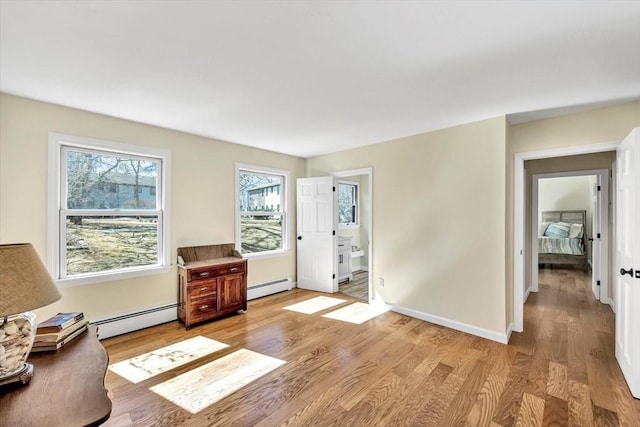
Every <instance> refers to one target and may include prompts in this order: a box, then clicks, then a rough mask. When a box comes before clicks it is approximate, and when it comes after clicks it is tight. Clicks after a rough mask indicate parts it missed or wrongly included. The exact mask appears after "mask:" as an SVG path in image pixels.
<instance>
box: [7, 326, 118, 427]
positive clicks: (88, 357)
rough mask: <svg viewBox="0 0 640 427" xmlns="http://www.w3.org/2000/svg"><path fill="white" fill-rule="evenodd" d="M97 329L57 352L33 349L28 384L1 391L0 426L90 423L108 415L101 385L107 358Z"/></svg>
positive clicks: (94, 328) (103, 418) (104, 391)
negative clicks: (31, 376) (31, 369)
mask: <svg viewBox="0 0 640 427" xmlns="http://www.w3.org/2000/svg"><path fill="white" fill-rule="evenodd" d="M97 332H98V329H97V328H96V327H95V326H90V327H89V330H88V331H87V332H86V333H83V334H82V335H80V336H79V337H78V338H77V339H75V340H73V341H71V342H70V343H69V344H67V345H65V346H64V347H63V348H61V349H60V350H58V351H55V352H43V353H32V354H31V355H30V356H29V359H28V362H30V363H32V364H33V366H34V375H33V379H32V380H31V382H30V383H29V384H27V385H12V386H7V387H3V388H2V389H0V426H52V427H53V426H56V427H57V426H69V427H71V426H94V425H99V424H102V423H103V422H105V421H106V420H107V419H108V418H109V416H110V415H111V400H110V399H109V397H108V396H107V389H105V387H104V378H105V375H106V373H107V365H108V363H109V357H108V356H107V352H106V350H105V349H104V347H103V346H102V344H100V342H99V341H98V334H97Z"/></svg>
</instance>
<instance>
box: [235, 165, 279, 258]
mask: <svg viewBox="0 0 640 427" xmlns="http://www.w3.org/2000/svg"><path fill="white" fill-rule="evenodd" d="M288 180H289V173H288V172H287V171H281V170H276V169H268V168H261V167H256V166H248V165H238V166H237V167H236V197H237V200H236V206H237V207H238V215H237V221H236V223H237V230H236V236H237V237H236V246H237V249H238V251H240V252H241V253H242V254H243V255H248V256H252V255H265V254H274V253H278V252H284V251H286V250H287V233H286V229H287V228H286V224H287V217H286V215H287V214H286V211H287V184H288Z"/></svg>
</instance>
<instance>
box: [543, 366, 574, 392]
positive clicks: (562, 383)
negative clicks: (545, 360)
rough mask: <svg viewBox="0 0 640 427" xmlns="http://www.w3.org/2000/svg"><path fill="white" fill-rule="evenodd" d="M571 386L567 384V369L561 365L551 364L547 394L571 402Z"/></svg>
mask: <svg viewBox="0 0 640 427" xmlns="http://www.w3.org/2000/svg"><path fill="white" fill-rule="evenodd" d="M568 387H569V384H568V382H567V367H566V366H565V365H562V364H560V363H555V362H550V363H549V379H548V381H547V394H548V395H550V396H554V397H557V398H558V399H562V400H564V401H567V400H569V390H568Z"/></svg>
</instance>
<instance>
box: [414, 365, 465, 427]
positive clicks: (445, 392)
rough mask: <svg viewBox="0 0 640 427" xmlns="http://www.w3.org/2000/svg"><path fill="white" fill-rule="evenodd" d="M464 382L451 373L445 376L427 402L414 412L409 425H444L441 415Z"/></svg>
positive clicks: (422, 426) (432, 426) (424, 426)
mask: <svg viewBox="0 0 640 427" xmlns="http://www.w3.org/2000/svg"><path fill="white" fill-rule="evenodd" d="M462 384H464V379H463V378H460V377H457V376H455V375H453V374H450V375H449V376H447V379H446V380H445V381H444V382H443V383H442V385H441V386H440V387H439V388H438V389H437V390H436V391H435V393H434V395H433V397H432V398H431V399H430V400H429V402H428V403H427V404H426V405H425V406H423V407H422V408H421V409H420V411H419V412H418V413H417V414H415V416H414V417H413V419H412V420H411V421H410V422H409V425H412V426H420V427H435V426H440V425H445V424H444V423H441V422H440V420H441V419H442V417H443V415H444V414H445V412H446V410H447V408H448V407H449V405H450V404H451V402H452V401H453V400H454V399H455V396H456V395H457V394H458V391H459V390H460V388H461V387H462Z"/></svg>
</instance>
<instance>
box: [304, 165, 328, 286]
mask: <svg viewBox="0 0 640 427" xmlns="http://www.w3.org/2000/svg"><path fill="white" fill-rule="evenodd" d="M336 186H337V178H335V177H332V176H326V177H320V178H300V179H298V188H297V196H298V203H297V205H298V224H297V227H298V234H297V239H298V240H297V242H298V287H299V288H302V289H309V290H312V291H320V292H327V293H333V292H337V291H338V278H337V274H336V273H337V272H338V265H337V255H336V251H337V245H336V235H335V234H336V232H335V231H336V229H337V222H338V219H337V210H336V203H337V196H336V191H335V189H336Z"/></svg>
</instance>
